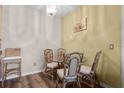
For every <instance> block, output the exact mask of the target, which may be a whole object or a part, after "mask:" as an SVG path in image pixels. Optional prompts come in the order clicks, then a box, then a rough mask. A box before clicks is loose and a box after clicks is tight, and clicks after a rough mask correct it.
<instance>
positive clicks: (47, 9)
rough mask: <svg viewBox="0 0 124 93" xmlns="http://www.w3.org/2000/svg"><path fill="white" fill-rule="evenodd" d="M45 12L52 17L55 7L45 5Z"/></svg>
mask: <svg viewBox="0 0 124 93" xmlns="http://www.w3.org/2000/svg"><path fill="white" fill-rule="evenodd" d="M46 12H47V14H48V15H49V16H53V15H55V14H56V12H57V10H56V5H47V7H46Z"/></svg>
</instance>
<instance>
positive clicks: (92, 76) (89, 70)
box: [78, 51, 101, 87]
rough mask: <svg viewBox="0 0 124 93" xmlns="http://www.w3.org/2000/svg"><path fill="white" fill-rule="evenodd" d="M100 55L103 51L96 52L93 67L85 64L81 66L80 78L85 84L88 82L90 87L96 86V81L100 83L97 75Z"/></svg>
mask: <svg viewBox="0 0 124 93" xmlns="http://www.w3.org/2000/svg"><path fill="white" fill-rule="evenodd" d="M100 55H101V51H99V52H97V53H96V56H95V58H94V61H93V65H92V67H89V66H84V65H80V66H79V74H78V77H79V78H78V79H79V81H81V82H82V83H83V84H86V85H88V86H89V87H95V85H96V83H97V84H99V82H98V81H97V77H96V68H97V65H98V61H99V59H100ZM80 87H81V84H80Z"/></svg>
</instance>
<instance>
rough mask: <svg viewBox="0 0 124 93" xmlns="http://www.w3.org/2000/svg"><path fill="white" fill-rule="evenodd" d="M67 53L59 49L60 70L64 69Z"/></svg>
mask: <svg viewBox="0 0 124 93" xmlns="http://www.w3.org/2000/svg"><path fill="white" fill-rule="evenodd" d="M65 53H66V50H65V49H63V48H59V49H58V50H57V61H58V64H59V68H62V66H63V63H64V60H65Z"/></svg>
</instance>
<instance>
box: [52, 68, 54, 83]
mask: <svg viewBox="0 0 124 93" xmlns="http://www.w3.org/2000/svg"><path fill="white" fill-rule="evenodd" d="M53 73H54V71H53V69H52V81H53Z"/></svg>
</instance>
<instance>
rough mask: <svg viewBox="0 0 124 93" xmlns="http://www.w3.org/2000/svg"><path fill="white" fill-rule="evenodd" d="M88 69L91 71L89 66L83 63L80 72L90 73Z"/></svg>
mask: <svg viewBox="0 0 124 93" xmlns="http://www.w3.org/2000/svg"><path fill="white" fill-rule="evenodd" d="M90 71H91V67H89V66H84V65H82V66H81V69H80V73H83V74H90Z"/></svg>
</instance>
